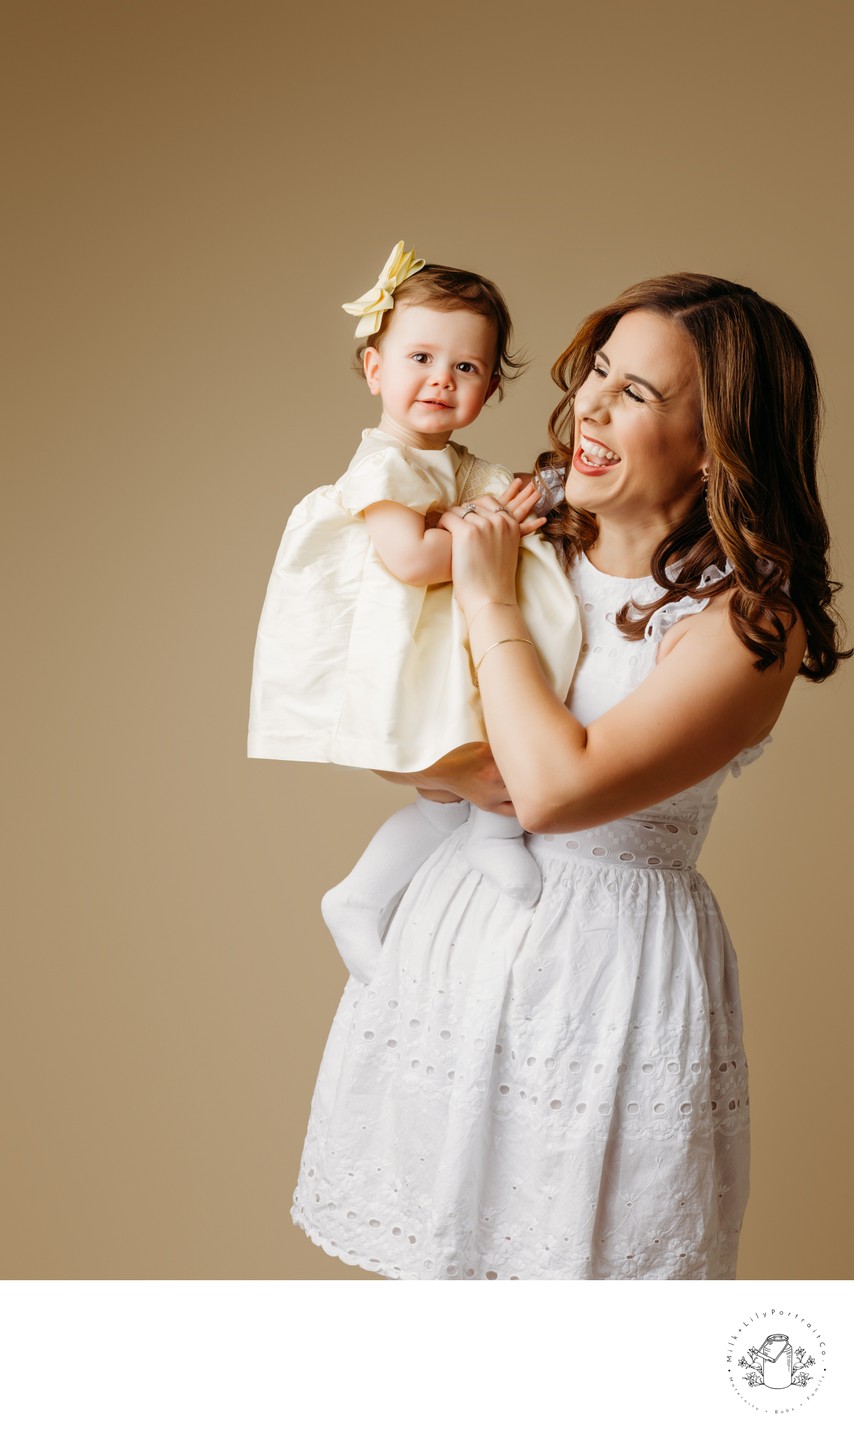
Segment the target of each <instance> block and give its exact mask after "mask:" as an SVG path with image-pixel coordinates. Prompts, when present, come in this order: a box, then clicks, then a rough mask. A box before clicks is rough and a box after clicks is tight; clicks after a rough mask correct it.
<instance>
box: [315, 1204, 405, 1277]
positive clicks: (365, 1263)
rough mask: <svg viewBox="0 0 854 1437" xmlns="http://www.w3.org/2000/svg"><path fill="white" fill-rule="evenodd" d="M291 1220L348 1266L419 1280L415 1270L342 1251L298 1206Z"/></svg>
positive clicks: (316, 1245)
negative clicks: (402, 1268)
mask: <svg viewBox="0 0 854 1437" xmlns="http://www.w3.org/2000/svg"><path fill="white" fill-rule="evenodd" d="M291 1222H292V1223H293V1224H294V1226H295V1227H298V1228H301V1229H302V1231H303V1232H304V1233H305V1235H306V1237H308V1238H310V1239H311V1241H312V1242H313V1243H314V1245H315V1247H319V1248H322V1249H323V1251H324V1252H325V1253H326V1255H327V1257H337V1258H338V1259H339V1261H340V1262H346V1264H347V1266H348V1267H361V1268H364V1270H365V1272H373V1273H376V1274H378V1275H379V1276H380V1277H390V1278H410V1279H413V1280H417V1279H416V1277H415V1273H414V1272H401V1271H400V1270H399V1269H397V1268H395V1269H392V1268H390V1267H387V1266H385V1265H384V1264H383V1263H379V1264H376V1263H372V1262H371V1261H370V1259H369V1258H367V1257H356V1256H352V1257H351V1255H350V1254H349V1253H347V1252H344V1251H342V1249H341V1248H340V1247H339V1246H338V1244H337V1243H336V1242H333V1241H332V1239H331V1238H327V1237H324V1236H323V1234H322V1233H321V1232H319V1231H318V1229H317V1228H316V1227H314V1226H313V1224H312V1223H310V1222H309V1221H308V1219H307V1218H305V1217H304V1216H303V1214H302V1213H301V1212H300V1211H299V1209H298V1208H296V1207H292V1208H291Z"/></svg>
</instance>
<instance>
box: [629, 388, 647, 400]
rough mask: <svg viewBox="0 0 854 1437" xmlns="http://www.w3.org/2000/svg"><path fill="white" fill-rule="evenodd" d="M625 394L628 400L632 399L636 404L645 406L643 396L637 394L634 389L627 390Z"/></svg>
mask: <svg viewBox="0 0 854 1437" xmlns="http://www.w3.org/2000/svg"><path fill="white" fill-rule="evenodd" d="M626 393H627V395H628V396H629V399H633V400H634V401H635V403H636V404H646V400H645V399H644V397H643V395H642V394H637V393H636V391H635V390H634V389H627V390H626Z"/></svg>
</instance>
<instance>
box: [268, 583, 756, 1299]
mask: <svg viewBox="0 0 854 1437" xmlns="http://www.w3.org/2000/svg"><path fill="white" fill-rule="evenodd" d="M719 576H720V571H719V570H717V569H715V568H714V567H713V568H712V569H710V570H708V571H707V574H706V575H705V576H704V577H705V578H706V581H707V582H711V581H712V580H714V579H716V578H718V577H719ZM571 581H572V586H573V589H574V591H575V593H576V596H577V598H578V601H579V607H580V611H581V620H582V627H583V632H584V643H583V648H582V655H581V660H580V663H579V667H578V669H577V671H576V675H575V679H574V681H573V686H572V690H571V693H570V698H569V706H570V708H571V710H572V712H573V713H574V714H575V715H576V716H577V717H578V718H579V719H580V721H581V722H582V723H584V724H587V723H590V722H592V720H593V719H595V718H596V717H597V716H598V715H599V714H601V713H602V712H604V711H605V710H606V709H608V708H610V707H611V706H613V704H615V703H617V702H619V700H620V699H621V698H622V697H624V696H625V695H626V694H627V693H629V692H630V691H631V690H632V689H633V688H635V687H636V686H637V685H638V684H639V683H640V682H641V681H642V680H643V679H644V677H645V676H646V675H647V674H648V673H649V671H650V670H651V668H652V667H653V665H654V662H655V656H656V651H657V648H658V643H659V641H660V638H661V635H662V633H663V632H664V630H665V629H666V628H668V627H669V626H670V625H671V624H672V623H674V622H676V621H677V620H678V619H680V618H682V617H683V616H685V615H686V614H689V613H694V612H697V611H698V610H699V609H700V608H702V607H703V606H704V602H705V601H702V600H699V601H698V600H684V599H683V600H678V601H674V602H673V603H671V604H669V605H667V606H666V607H665V608H664V609H662V610H659V612H658V613H657V614H656V615H655V616H654V618H653V620H652V621H651V623H650V625H649V627H648V629H647V634H646V637H645V639H643V640H642V641H640V642H631V641H629V640H627V639H625V638H623V636H622V635H621V634H620V633H619V631H618V630H617V629H616V628H615V626H614V615H615V614H616V613H617V611H618V610H619V609H620V608H621V606H622V605H623V604H624V603H625V602H626V601H627V600H629V599H631V598H632V597H635V598H636V599H638V600H640V601H643V600H645V599H647V598H649V597H650V596H652V595H654V594H658V593H660V592H661V591H660V590H659V589H658V588H657V586H656V585H655V583H654V581H653V580H651V579H642V580H638V579H622V578H614V577H611V576H609V575H606V574H602V573H600V572H599V571H598V570H597V569H595V568H594V567H593V565H592V564H590V562H589V561H588V560H587V559H586V558H581V559H579V560H577V561H576V562H575V564H574V566H573V570H572V574H571ZM766 742H767V740H766ZM761 748H762V745H759V746H757V747H755V748H753V749H748V750H746V751H745V752H744V753H742V754H740V755H739V757H738V759H736V760H734V761H733V762H732V763H731V764H728V765H727V766H726V768H724V769H722V770H721V771H720V772H718V773H715V774H713V775H712V776H711V777H710V778H708V779H706V780H705V781H704V782H702V783H699V784H697V785H695V786H694V787H693V788H691V789H688V790H686V791H685V792H683V793H680V794H677V795H676V797H674V798H672V799H669V800H668V801H666V802H664V803H661V804H657V805H656V806H655V807H653V808H650V809H649V810H647V811H646V812H643V813H638V814H635V815H633V816H631V817H629V818H624V819H621V820H620V821H618V822H615V823H609V824H606V825H603V826H602V827H600V828H594V829H590V830H586V831H584V832H576V833H572V834H567V835H560V834H556V835H550V836H542V835H532V836H530V837H529V839H528V844H529V848H530V851H531V852H532V853H533V854H534V855H535V856H536V858H537V861H538V863H539V864H540V865H541V867H542V872H543V893H542V897H541V899H540V901H539V902H538V904H537V906H536V907H535V908H534V909H533V910H526V909H521V908H518V907H517V906H516V905H515V904H514V903H513V902H512V901H510V900H509V899H507V898H505V897H503V895H502V894H501V893H500V892H499V891H498V890H497V889H496V887H495V886H493V885H492V884H491V883H490V882H489V880H488V879H486V878H484V877H483V876H482V875H480V874H479V873H477V872H475V870H474V869H472V868H471V867H469V865H468V863H467V862H466V860H465V856H464V854H463V851H462V847H463V842H464V837H465V831H464V830H458V831H457V832H456V833H454V834H453V835H452V836H451V837H449V838H448V839H447V840H446V842H445V843H444V844H443V845H442V846H441V847H440V848H439V849H438V850H436V851H435V852H434V853H433V855H432V856H431V857H430V858H429V859H428V860H427V862H426V863H425V864H424V865H423V867H422V868H421V869H420V870H419V871H418V873H417V874H416V876H415V878H414V879H413V880H412V882H411V883H410V885H409V888H408V889H407V890H406V893H405V894H404V896H403V898H402V900H401V902H400V904H399V906H398V908H397V910H396V912H395V913H394V915H393V917H392V920H391V922H390V924H389V927H388V931H387V933H386V936H385V940H384V944H383V957H382V961H381V963H380V966H379V969H378V971H377V973H376V975H375V977H374V979H373V980H372V981H371V983H370V985H369V986H364V985H362V984H360V983H359V982H357V980H356V979H354V978H351V979H350V980H349V982H348V983H347V986H346V988H345V990H344V994H343V997H342V999H341V1003H340V1005H339V1008H338V1011H337V1013H336V1015H335V1018H334V1020H333V1024H332V1028H331V1031H330V1034H329V1038H328V1041H327V1045H326V1049H325V1052H324V1055H323V1060H322V1063H321V1067H320V1072H319V1075H318V1079H317V1084H316V1088H315V1093H314V1097H313V1100H312V1105H311V1115H310V1119H309V1124H308V1132H307V1135H306V1140H305V1147H304V1151H303V1156H302V1163H301V1166H300V1172H299V1179H298V1182H297V1187H296V1192H295V1194H294V1205H293V1208H292V1210H291V1216H292V1218H293V1221H294V1222H295V1223H296V1224H297V1225H298V1226H299V1227H301V1228H303V1229H304V1231H305V1232H306V1233H307V1234H308V1236H309V1237H310V1238H311V1239H312V1240H313V1241H314V1242H315V1243H318V1244H319V1245H320V1246H321V1247H322V1248H323V1249H324V1250H325V1251H326V1252H327V1253H330V1254H331V1255H333V1256H336V1257H339V1258H341V1259H342V1260H343V1261H344V1262H346V1263H350V1264H354V1265H358V1266H361V1267H364V1268H366V1269H368V1270H370V1271H373V1272H377V1273H382V1274H384V1275H385V1276H386V1277H397V1278H421V1279H424V1278H428V1279H429V1278H433V1279H445V1280H447V1279H451V1280H455V1279H467V1278H468V1279H484V1278H485V1279H510V1280H513V1279H523V1280H524V1279H532V1278H535V1279H542V1278H548V1279H553V1278H558V1279H581V1278H585V1279H631V1278H634V1279H720V1278H725V1279H731V1278H734V1277H735V1268H736V1256H737V1250H738V1238H739V1229H740V1227H741V1223H742V1217H743V1214H744V1209H745V1204H746V1201H747V1192H748V1162H749V1137H748V1093H747V1064H746V1061H745V1055H744V1050H743V1047H742V1020H741V1008H740V1002H739V990H738V974H737V967H736V957H735V953H734V951H733V948H732V944H731V941H730V938H729V935H728V933H727V930H726V927H725V926H724V923H723V920H722V918H721V915H720V911H719V909H718V906H717V903H716V902H715V899H714V897H713V895H712V893H711V891H710V890H709V888H708V886H707V884H706V883H705V881H704V879H703V878H702V877H701V876H700V875H699V873H698V872H697V870H696V868H695V863H696V860H697V856H698V854H699V851H700V848H701V845H702V842H703V839H704V837H705V834H706V832H707V830H708V827H709V823H710V821H711V817H712V814H713V812H714V809H715V806H716V802H717V797H716V795H717V790H718V788H719V787H720V784H721V783H722V782H723V780H724V778H725V777H726V775H727V773H729V772H733V773H738V772H739V771H740V768H741V766H742V765H743V764H744V763H746V762H749V761H750V760H751V759H753V758H755V757H756V756H757V755H758V753H759V752H760V750H761Z"/></svg>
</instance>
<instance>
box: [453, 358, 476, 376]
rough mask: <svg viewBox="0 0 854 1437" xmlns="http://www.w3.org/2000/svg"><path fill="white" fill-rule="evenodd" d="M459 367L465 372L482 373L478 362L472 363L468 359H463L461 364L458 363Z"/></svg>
mask: <svg viewBox="0 0 854 1437" xmlns="http://www.w3.org/2000/svg"><path fill="white" fill-rule="evenodd" d="M457 369H461V370H462V372H463V374H479V373H480V370H479V369H478V367H477V365H476V364H470V363H469V361H468V360H467V359H461V360H460V362H459V364H458V365H457Z"/></svg>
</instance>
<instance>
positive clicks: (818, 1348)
mask: <svg viewBox="0 0 854 1437" xmlns="http://www.w3.org/2000/svg"><path fill="white" fill-rule="evenodd" d="M726 1365H727V1376H728V1378H729V1384H730V1387H731V1389H732V1391H733V1392H734V1393H735V1395H736V1396H737V1397H739V1398H740V1399H741V1401H742V1402H743V1403H745V1405H746V1406H748V1407H752V1408H753V1409H754V1410H755V1411H757V1412H766V1413H772V1414H774V1413H781V1412H793V1411H794V1410H795V1409H796V1408H797V1407H800V1406H801V1405H802V1404H803V1403H809V1402H811V1401H812V1399H813V1398H814V1397H815V1395H816V1394H817V1392H818V1389H819V1388H820V1387H821V1386H822V1383H823V1382H824V1379H825V1377H826V1376H827V1341H826V1338H825V1335H824V1333H823V1332H822V1331H821V1328H820V1327H819V1325H818V1323H817V1322H816V1321H815V1320H814V1318H812V1317H810V1316H808V1315H807V1314H805V1313H801V1312H796V1311H794V1310H793V1309H790V1308H784V1307H767V1308H765V1309H764V1311H762V1312H752V1313H750V1314H748V1315H747V1316H745V1317H744V1318H743V1319H742V1321H741V1322H737V1323H735V1324H734V1326H733V1329H732V1330H731V1332H730V1337H729V1341H728V1344H727V1359H726Z"/></svg>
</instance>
